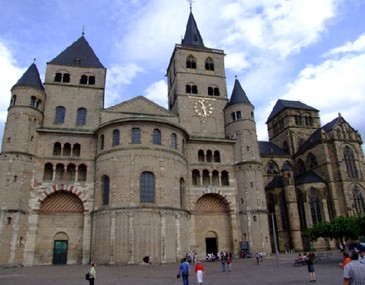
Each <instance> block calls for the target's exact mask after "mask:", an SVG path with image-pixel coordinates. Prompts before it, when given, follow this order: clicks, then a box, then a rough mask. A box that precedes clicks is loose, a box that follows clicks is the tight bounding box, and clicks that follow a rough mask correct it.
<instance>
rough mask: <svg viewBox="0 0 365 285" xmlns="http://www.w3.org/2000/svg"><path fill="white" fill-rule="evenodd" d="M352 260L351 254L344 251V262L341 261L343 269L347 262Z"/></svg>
mask: <svg viewBox="0 0 365 285" xmlns="http://www.w3.org/2000/svg"><path fill="white" fill-rule="evenodd" d="M350 261H351V259H350V256H349V254H348V253H347V252H344V253H343V261H342V263H340V267H341V268H342V270H343V269H344V268H345V266H346V264H347V263H349V262H350Z"/></svg>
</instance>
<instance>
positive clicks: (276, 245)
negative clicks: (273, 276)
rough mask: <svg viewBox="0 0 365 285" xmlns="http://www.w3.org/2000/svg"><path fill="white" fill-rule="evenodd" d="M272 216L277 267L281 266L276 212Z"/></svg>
mask: <svg viewBox="0 0 365 285" xmlns="http://www.w3.org/2000/svg"><path fill="white" fill-rule="evenodd" d="M270 216H271V223H272V233H273V235H274V245H275V255H276V268H279V251H278V241H277V239H276V229H275V228H276V227H275V219H274V213H271V214H270Z"/></svg>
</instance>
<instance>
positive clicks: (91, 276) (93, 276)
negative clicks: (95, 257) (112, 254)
mask: <svg viewBox="0 0 365 285" xmlns="http://www.w3.org/2000/svg"><path fill="white" fill-rule="evenodd" d="M88 273H89V284H90V285H94V281H95V279H96V270H95V262H92V263H91V267H90V269H89V272H88Z"/></svg>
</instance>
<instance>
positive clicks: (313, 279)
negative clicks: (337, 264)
mask: <svg viewBox="0 0 365 285" xmlns="http://www.w3.org/2000/svg"><path fill="white" fill-rule="evenodd" d="M314 258H315V255H314V253H313V252H310V253H309V254H308V255H307V266H308V272H309V282H316V273H315V272H314Z"/></svg>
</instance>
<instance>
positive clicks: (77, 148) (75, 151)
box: [72, 143, 81, 157]
mask: <svg viewBox="0 0 365 285" xmlns="http://www.w3.org/2000/svg"><path fill="white" fill-rule="evenodd" d="M80 153H81V146H80V144H78V143H75V144H74V146H73V148H72V156H76V157H79V156H80Z"/></svg>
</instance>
